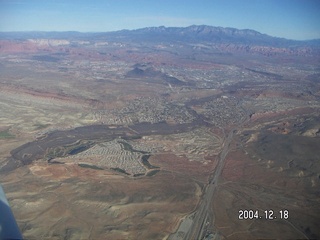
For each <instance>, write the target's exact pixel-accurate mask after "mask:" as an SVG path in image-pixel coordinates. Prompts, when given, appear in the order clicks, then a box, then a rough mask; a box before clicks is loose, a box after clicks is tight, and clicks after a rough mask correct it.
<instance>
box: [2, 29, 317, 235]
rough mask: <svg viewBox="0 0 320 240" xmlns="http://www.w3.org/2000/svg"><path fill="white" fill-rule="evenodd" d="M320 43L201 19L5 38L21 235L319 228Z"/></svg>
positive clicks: (10, 179) (6, 149) (5, 160)
mask: <svg viewBox="0 0 320 240" xmlns="http://www.w3.org/2000/svg"><path fill="white" fill-rule="evenodd" d="M319 63H320V44H319V42H317V41H314V42H312V41H294V40H287V39H281V38H274V37H271V36H268V35H265V34H261V33H259V32H256V31H253V30H238V29H233V28H221V27H211V26H204V25H193V26H190V27H186V28H174V27H171V28H166V27H154V28H143V29H137V30H130V31H129V30H123V31H116V32H107V33H78V32H33V33H23V32H21V33H1V34H0V144H1V148H0V183H1V185H2V186H3V189H4V191H5V193H6V196H7V198H8V201H9V203H10V205H11V208H12V211H13V213H14V215H15V218H16V220H17V223H18V225H19V228H20V230H21V233H22V235H23V236H24V238H25V239H279V238H280V239H297V238H298V239H317V238H320V230H319V227H318V223H319V222H320V199H319V187H320V149H319V146H320V121H319V119H320V68H319Z"/></svg>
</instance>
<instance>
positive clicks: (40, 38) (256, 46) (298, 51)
mask: <svg viewBox="0 0 320 240" xmlns="http://www.w3.org/2000/svg"><path fill="white" fill-rule="evenodd" d="M105 42H109V43H110V42H115V43H117V44H118V43H120V44H122V43H124V44H126V43H128V44H131V43H133V44H135V45H137V44H138V45H143V44H147V45H149V46H157V45H159V46H160V45H163V44H164V45H167V46H170V45H172V44H175V45H184V46H189V47H199V46H200V45H202V46H205V47H209V48H214V49H216V50H217V52H220V53H258V54H262V55H266V56H272V55H278V54H290V55H305V56H319V55H320V39H315V40H307V41H298V40H290V39H285V38H279V37H272V36H269V35H267V34H263V33H260V32H258V31H255V30H251V29H242V30H240V29H236V28H224V27H213V26H207V25H192V26H189V27H164V26H160V27H146V28H140V29H136V30H120V31H114V32H96V33H81V32H75V31H70V32H0V51H1V48H2V49H3V51H7V52H10V51H11V49H17V50H16V51H18V50H19V49H21V50H22V51H23V49H34V48H37V46H46V45H47V46H51V47H53V46H58V45H65V46H70V47H72V46H78V45H79V44H80V45H81V44H89V45H90V44H93V45H94V44H96V43H105ZM12 44H13V45H12ZM17 44H18V45H19V46H17ZM32 44H33V45H32ZM31 45H32V46H31ZM29 46H30V47H29ZM8 49H9V50H8Z"/></svg>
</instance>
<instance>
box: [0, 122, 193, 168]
mask: <svg viewBox="0 0 320 240" xmlns="http://www.w3.org/2000/svg"><path fill="white" fill-rule="evenodd" d="M198 125H199V121H197V122H196V123H189V124H177V125H169V124H167V123H166V122H161V123H154V124H151V123H139V124H136V125H132V126H130V128H127V127H122V126H121V127H118V128H112V129H111V128H109V127H108V126H106V125H91V126H85V127H77V128H74V129H71V130H65V131H60V130H59V131H55V132H51V133H48V134H47V135H46V136H45V137H42V138H41V139H38V140H36V141H33V142H29V143H26V144H24V145H22V146H20V147H18V148H16V149H14V150H12V151H11V156H12V157H10V158H9V159H8V161H7V163H6V164H5V165H3V166H1V167H0V172H1V173H5V172H9V171H12V170H14V169H16V168H18V167H20V166H23V165H28V164H30V163H32V162H33V161H35V160H39V159H44V160H47V161H48V162H50V161H51V160H52V159H53V158H54V157H63V156H67V155H73V154H76V153H78V152H81V151H85V150H86V149H88V148H89V147H90V146H91V145H92V144H94V142H99V141H111V140H113V139H116V138H123V139H127V140H130V139H136V138H140V137H141V136H147V135H155V134H160V135H165V134H173V133H181V132H185V131H188V130H191V129H193V128H195V127H197V126H198ZM60 147H61V148H63V150H61V152H59V151H58V152H57V151H55V153H54V154H51V152H50V150H52V149H59V148H60ZM144 160H145V161H144V163H145V164H146V166H147V167H148V168H155V167H154V166H151V165H150V164H149V163H148V161H147V159H144Z"/></svg>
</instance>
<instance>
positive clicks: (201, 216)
mask: <svg viewBox="0 0 320 240" xmlns="http://www.w3.org/2000/svg"><path fill="white" fill-rule="evenodd" d="M235 132H236V130H235V129H232V130H231V131H230V132H229V133H228V134H227V136H226V137H225V140H224V143H223V148H222V150H221V153H220V155H219V157H218V164H217V167H216V169H215V171H214V172H213V174H212V175H211V176H210V178H209V184H208V185H207V187H206V189H205V194H204V196H203V199H202V201H201V202H200V204H199V207H198V210H197V211H196V212H195V216H194V219H193V223H192V226H191V227H190V228H189V230H188V232H187V233H186V234H185V236H184V239H186V240H187V239H203V238H204V237H205V236H206V235H207V234H208V233H209V232H212V230H213V223H214V219H213V218H214V214H213V212H212V202H213V196H214V191H215V189H216V187H217V184H216V183H217V181H218V178H219V176H220V175H221V172H222V169H223V167H224V160H225V158H226V156H227V155H228V153H229V151H230V144H231V142H232V140H233V136H234V133H235ZM216 237H218V235H216ZM216 239H218V238H216Z"/></svg>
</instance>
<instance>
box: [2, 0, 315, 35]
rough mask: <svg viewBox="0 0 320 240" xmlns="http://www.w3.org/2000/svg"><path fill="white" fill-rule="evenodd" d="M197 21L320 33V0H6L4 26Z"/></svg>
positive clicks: (86, 28)
mask: <svg viewBox="0 0 320 240" xmlns="http://www.w3.org/2000/svg"><path fill="white" fill-rule="evenodd" d="M193 24H197V25H200V24H206V25H212V26H222V27H235V28H239V29H254V30H257V31H259V32H262V33H266V34H269V35H272V36H278V37H285V38H291V39H314V38H320V0H193V1H191V0H156V1H153V0H104V1H103V0H55V1H54V0H0V31H34V30H36V31H81V32H99V31H114V30H121V29H136V28H142V27H150V26H162V25H163V26H166V27H169V26H178V27H180V26H181V27H185V26H189V25H193Z"/></svg>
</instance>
